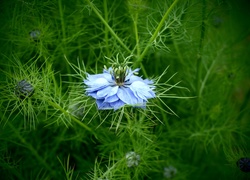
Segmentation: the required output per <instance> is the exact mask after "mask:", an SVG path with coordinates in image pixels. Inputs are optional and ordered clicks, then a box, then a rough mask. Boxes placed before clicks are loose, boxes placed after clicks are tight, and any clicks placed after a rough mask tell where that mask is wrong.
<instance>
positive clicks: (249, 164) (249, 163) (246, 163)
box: [236, 157, 250, 172]
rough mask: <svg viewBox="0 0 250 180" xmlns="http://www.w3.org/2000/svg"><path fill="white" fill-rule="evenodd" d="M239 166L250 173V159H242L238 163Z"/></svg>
mask: <svg viewBox="0 0 250 180" xmlns="http://www.w3.org/2000/svg"><path fill="white" fill-rule="evenodd" d="M236 164H237V166H238V167H239V168H240V170H241V171H243V172H250V158H247V157H245V158H240V159H239V160H238V161H237V162H236Z"/></svg>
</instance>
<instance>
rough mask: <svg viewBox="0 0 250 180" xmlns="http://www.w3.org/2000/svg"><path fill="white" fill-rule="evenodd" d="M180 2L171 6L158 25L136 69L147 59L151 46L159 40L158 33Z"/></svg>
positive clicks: (176, 0) (175, 2)
mask: <svg viewBox="0 0 250 180" xmlns="http://www.w3.org/2000/svg"><path fill="white" fill-rule="evenodd" d="M178 1H179V0H175V1H174V2H173V3H172V4H171V6H170V7H169V8H168V10H167V11H166V13H165V14H164V16H163V18H162V19H161V21H160V23H159V24H158V26H157V28H156V30H155V32H154V34H153V35H152V36H151V38H150V39H149V41H148V44H147V45H146V47H145V49H144V50H143V52H142V53H141V55H140V56H139V57H138V59H137V61H136V62H135V64H136V65H135V67H137V66H139V65H140V64H141V62H142V60H143V58H144V57H145V55H146V54H147V52H148V50H149V48H150V46H151V44H152V43H153V41H154V40H155V39H156V38H157V36H158V33H159V32H160V30H161V28H162V26H163V25H164V23H165V20H166V19H167V18H168V15H169V14H170V12H171V11H172V9H173V8H174V7H175V5H176V4H177V2H178Z"/></svg>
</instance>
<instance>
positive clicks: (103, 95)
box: [96, 86, 112, 98]
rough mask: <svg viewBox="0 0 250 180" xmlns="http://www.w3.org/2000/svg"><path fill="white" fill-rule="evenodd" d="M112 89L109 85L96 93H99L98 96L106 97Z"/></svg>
mask: <svg viewBox="0 0 250 180" xmlns="http://www.w3.org/2000/svg"><path fill="white" fill-rule="evenodd" d="M111 90H112V87H110V86H107V87H105V88H103V89H101V90H99V91H97V93H96V94H97V96H98V97H102V98H104V97H105V96H107V95H108V94H109V93H110V91H111Z"/></svg>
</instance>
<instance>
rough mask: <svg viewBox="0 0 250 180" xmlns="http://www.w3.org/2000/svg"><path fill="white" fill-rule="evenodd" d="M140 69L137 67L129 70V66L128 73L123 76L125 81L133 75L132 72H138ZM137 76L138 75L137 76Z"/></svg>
mask: <svg viewBox="0 0 250 180" xmlns="http://www.w3.org/2000/svg"><path fill="white" fill-rule="evenodd" d="M139 70H140V69H139V68H137V69H135V70H133V71H132V70H131V68H130V69H129V70H128V74H127V76H126V78H125V81H128V80H129V79H130V78H131V76H134V73H136V72H138V71H139ZM137 77H138V76H137Z"/></svg>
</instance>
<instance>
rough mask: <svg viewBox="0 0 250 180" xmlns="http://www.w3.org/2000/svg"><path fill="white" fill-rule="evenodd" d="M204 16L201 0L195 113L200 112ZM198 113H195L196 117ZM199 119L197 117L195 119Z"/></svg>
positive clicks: (204, 11) (204, 6)
mask: <svg viewBox="0 0 250 180" xmlns="http://www.w3.org/2000/svg"><path fill="white" fill-rule="evenodd" d="M205 16H206V0H203V3H202V22H201V34H200V45H199V53H200V54H199V57H198V58H197V62H196V71H197V72H196V83H197V84H196V92H197V97H198V98H197V108H196V109H197V112H199V111H200V101H201V90H200V89H201V84H200V80H201V75H202V56H203V41H204V38H205V29H206V26H205V18H206V17H205ZM198 114H200V113H197V115H198ZM197 118H199V117H197Z"/></svg>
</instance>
